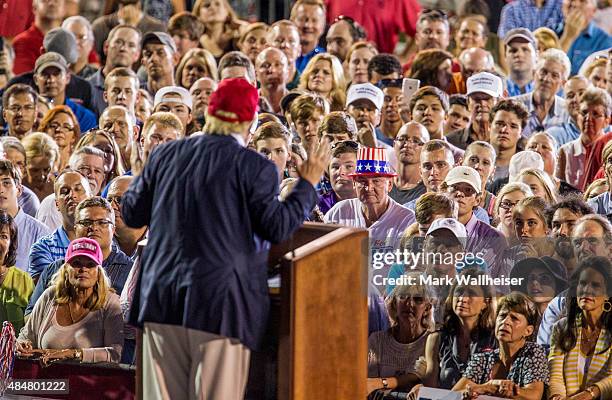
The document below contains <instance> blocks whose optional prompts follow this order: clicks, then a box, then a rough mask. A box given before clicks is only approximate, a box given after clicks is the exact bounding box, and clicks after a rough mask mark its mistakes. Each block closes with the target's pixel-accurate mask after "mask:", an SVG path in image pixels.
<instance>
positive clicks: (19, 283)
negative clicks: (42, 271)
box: [0, 266, 34, 335]
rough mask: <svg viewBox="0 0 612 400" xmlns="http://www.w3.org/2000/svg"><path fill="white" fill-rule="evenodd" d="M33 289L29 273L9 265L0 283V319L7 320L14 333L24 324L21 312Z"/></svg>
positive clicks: (16, 333) (17, 333) (17, 332)
mask: <svg viewBox="0 0 612 400" xmlns="http://www.w3.org/2000/svg"><path fill="white" fill-rule="evenodd" d="M33 291H34V282H33V281H32V278H30V275H29V274H28V273H27V272H25V271H22V270H20V269H19V268H17V267H14V266H13V267H10V268H9V269H8V272H7V273H6V276H5V277H4V281H2V284H0V319H1V320H2V322H4V321H9V322H10V323H12V324H13V327H14V328H15V335H19V331H20V330H21V328H22V327H23V325H24V321H23V312H24V310H25V308H26V306H27V305H28V301H29V299H30V296H31V295H32V292H33Z"/></svg>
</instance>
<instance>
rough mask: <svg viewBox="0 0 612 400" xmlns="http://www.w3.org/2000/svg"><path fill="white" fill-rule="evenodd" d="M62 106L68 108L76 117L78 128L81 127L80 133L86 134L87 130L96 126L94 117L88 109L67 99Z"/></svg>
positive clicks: (96, 121)
mask: <svg viewBox="0 0 612 400" xmlns="http://www.w3.org/2000/svg"><path fill="white" fill-rule="evenodd" d="M64 104H65V105H67V106H68V107H70V109H71V110H72V112H73V113H74V115H75V116H76V117H77V120H78V121H79V126H80V127H81V132H87V131H88V130H90V129H93V128H95V127H96V126H98V120H97V119H96V115H95V114H94V113H93V112H91V111H90V110H89V109H87V108H85V107H83V106H82V105H79V104H77V103H75V102H73V101H72V100H70V99H69V98H66V102H65V103H64Z"/></svg>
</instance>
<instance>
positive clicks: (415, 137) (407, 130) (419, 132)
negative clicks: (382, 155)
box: [393, 121, 429, 164]
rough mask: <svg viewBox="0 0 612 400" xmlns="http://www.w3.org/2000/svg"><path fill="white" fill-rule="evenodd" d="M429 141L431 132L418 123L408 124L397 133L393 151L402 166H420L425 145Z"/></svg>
mask: <svg viewBox="0 0 612 400" xmlns="http://www.w3.org/2000/svg"><path fill="white" fill-rule="evenodd" d="M428 141H429V132H428V131H427V128H425V126H423V125H421V124H420V123H418V122H414V121H411V122H408V123H407V124H404V125H403V126H402V127H401V128H400V130H399V131H398V132H397V136H396V137H395V141H394V143H393V149H394V150H395V154H396V156H397V160H398V161H399V162H400V163H401V164H419V163H420V160H421V149H422V148H423V144H424V143H426V142H428Z"/></svg>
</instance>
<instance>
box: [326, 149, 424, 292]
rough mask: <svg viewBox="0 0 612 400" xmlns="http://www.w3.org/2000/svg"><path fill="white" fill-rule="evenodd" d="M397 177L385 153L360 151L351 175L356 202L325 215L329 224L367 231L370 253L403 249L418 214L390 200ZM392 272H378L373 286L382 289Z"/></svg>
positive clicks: (342, 204)
mask: <svg viewBox="0 0 612 400" xmlns="http://www.w3.org/2000/svg"><path fill="white" fill-rule="evenodd" d="M396 175H397V174H396V173H395V172H394V171H393V169H392V167H391V165H390V164H389V162H388V160H387V155H386V152H385V149H380V148H369V147H368V148H360V149H359V152H358V154H357V166H356V168H355V172H354V173H353V174H351V175H350V176H351V178H352V179H353V185H354V187H355V193H357V197H356V198H354V199H347V200H342V201H339V202H338V203H336V204H335V205H334V206H333V207H332V208H331V209H330V210H329V211H328V212H327V214H325V220H324V221H325V222H326V223H334V224H339V225H346V226H350V227H355V228H366V229H367V230H368V231H369V236H370V251H371V253H375V252H393V251H395V249H398V248H399V242H400V238H401V236H402V233H403V232H404V231H405V230H406V228H408V227H409V226H410V225H411V224H412V223H414V221H415V218H414V213H413V212H412V211H411V210H409V209H407V208H404V207H403V206H401V205H400V204H399V203H397V202H396V201H395V200H393V199H391V198H390V197H389V191H390V190H391V188H392V187H393V178H394V177H395V176H396ZM387 269H388V268H385V269H381V270H376V271H374V272H375V274H374V276H373V282H374V284H375V285H376V286H377V287H378V288H381V286H384V285H381V284H380V283H381V282H382V280H380V281H379V280H378V279H379V276H385V277H386V272H387Z"/></svg>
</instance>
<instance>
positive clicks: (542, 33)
mask: <svg viewBox="0 0 612 400" xmlns="http://www.w3.org/2000/svg"><path fill="white" fill-rule="evenodd" d="M533 36H535V39H536V43H537V44H538V51H539V52H540V53H543V52H545V51H546V50H548V49H561V43H560V42H559V36H557V34H556V33H555V31H553V30H552V29H550V28H547V27H545V26H543V27H540V28H538V29H536V30H535V31H533Z"/></svg>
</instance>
